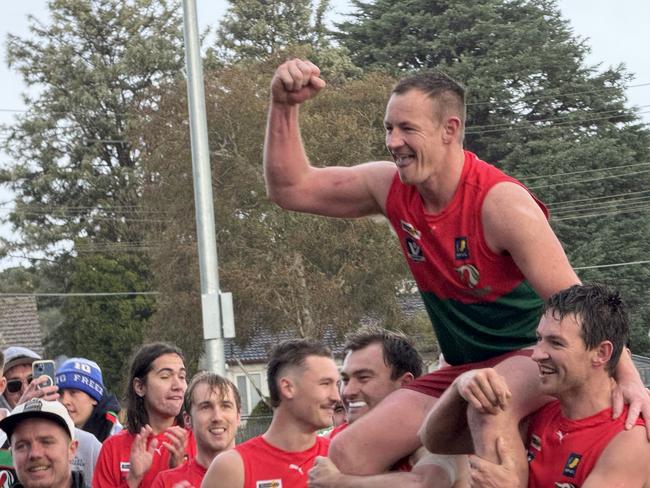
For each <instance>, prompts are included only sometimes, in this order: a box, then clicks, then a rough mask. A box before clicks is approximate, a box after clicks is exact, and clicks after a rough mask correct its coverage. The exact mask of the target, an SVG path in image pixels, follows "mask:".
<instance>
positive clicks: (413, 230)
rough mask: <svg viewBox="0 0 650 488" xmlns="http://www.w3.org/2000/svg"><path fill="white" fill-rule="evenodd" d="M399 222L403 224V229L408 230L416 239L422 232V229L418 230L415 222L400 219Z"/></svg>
mask: <svg viewBox="0 0 650 488" xmlns="http://www.w3.org/2000/svg"><path fill="white" fill-rule="evenodd" d="M399 223H400V224H401V226H402V230H403V231H404V232H406V233H407V234H408V235H410V236H411V237H413V238H414V239H419V238H420V236H421V234H420V231H419V230H417V229H416V228H415V227H414V226H413V224H409V223H408V222H404V221H403V220H400V221H399Z"/></svg>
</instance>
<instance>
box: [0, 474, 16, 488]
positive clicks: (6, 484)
mask: <svg viewBox="0 0 650 488" xmlns="http://www.w3.org/2000/svg"><path fill="white" fill-rule="evenodd" d="M15 482H16V476H15V475H14V474H13V473H12V472H11V471H10V470H6V471H4V470H3V471H0V488H10V487H11V486H13V484H14V483H15Z"/></svg>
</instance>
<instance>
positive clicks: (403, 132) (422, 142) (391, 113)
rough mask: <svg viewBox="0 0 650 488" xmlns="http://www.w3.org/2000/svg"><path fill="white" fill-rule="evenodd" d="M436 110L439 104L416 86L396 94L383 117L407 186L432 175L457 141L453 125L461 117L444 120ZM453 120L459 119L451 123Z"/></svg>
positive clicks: (388, 137)
mask: <svg viewBox="0 0 650 488" xmlns="http://www.w3.org/2000/svg"><path fill="white" fill-rule="evenodd" d="M437 111H438V103H436V102H434V101H433V100H432V99H431V98H430V97H429V96H427V95H426V94H425V93H423V92H421V91H420V90H417V89H412V90H409V91H407V92H405V93H400V94H393V95H392V96H391V97H390V100H389V101H388V105H387V106H386V115H385V117H384V128H385V129H386V147H387V148H388V151H389V152H390V153H391V155H392V156H393V160H394V161H395V164H396V165H397V170H398V172H399V175H400V179H401V180H402V182H403V183H405V184H407V185H418V184H422V183H424V182H426V181H427V180H428V179H429V178H431V177H432V176H433V175H434V174H435V171H438V170H439V168H440V166H441V164H442V163H443V162H444V161H445V159H446V156H447V149H448V148H449V147H450V145H451V144H453V143H456V144H458V140H457V139H458V134H457V133H455V132H453V130H454V127H453V124H456V123H457V124H458V125H459V124H460V119H459V118H458V117H455V118H454V117H450V118H447V119H444V118H442V117H439V116H438V115H437ZM452 119H453V120H455V121H456V122H453V123H452V125H451V126H450V125H449V121H450V120H452ZM456 128H458V127H456ZM450 130H451V131H452V132H451V133H450Z"/></svg>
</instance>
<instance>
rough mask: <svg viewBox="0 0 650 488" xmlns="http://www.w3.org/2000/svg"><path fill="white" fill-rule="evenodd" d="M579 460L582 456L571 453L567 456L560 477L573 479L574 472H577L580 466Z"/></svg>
mask: <svg viewBox="0 0 650 488" xmlns="http://www.w3.org/2000/svg"><path fill="white" fill-rule="evenodd" d="M580 459H582V456H581V455H580V454H576V453H573V452H572V453H571V454H569V458H568V459H567V460H566V464H565V465H564V470H563V471H562V475H564V476H568V477H570V478H574V477H575V475H576V471H577V470H578V465H579V464H580Z"/></svg>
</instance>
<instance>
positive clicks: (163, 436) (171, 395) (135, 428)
mask: <svg viewBox="0 0 650 488" xmlns="http://www.w3.org/2000/svg"><path fill="white" fill-rule="evenodd" d="M185 378H186V372H185V363H184V359H183V354H182V352H181V351H180V349H178V348H177V347H176V346H172V345H170V344H165V343H161V342H156V343H152V344H145V345H144V346H142V347H141V348H140V349H139V350H138V352H136V354H135V356H134V357H133V360H132V361H131V368H130V375H129V383H128V390H127V398H126V410H127V417H126V427H127V429H126V430H123V431H121V432H119V433H118V434H115V435H113V436H111V437H109V438H108V439H106V441H105V442H104V444H103V445H102V450H101V451H100V453H99V458H98V459H97V464H96V466H95V475H94V477H93V488H116V487H121V488H126V487H129V488H134V487H140V488H148V487H150V486H151V483H152V482H153V479H154V478H155V477H156V475H157V474H158V473H159V472H160V471H163V470H165V469H169V468H173V467H176V466H179V465H181V464H182V463H184V462H185V461H186V460H187V459H192V458H194V456H195V455H196V443H195V442H194V436H193V435H192V431H189V430H187V429H186V428H185V427H184V426H183V425H184V421H183V416H182V414H181V409H182V407H183V395H184V394H185V390H186V389H187V381H186V379H185Z"/></svg>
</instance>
